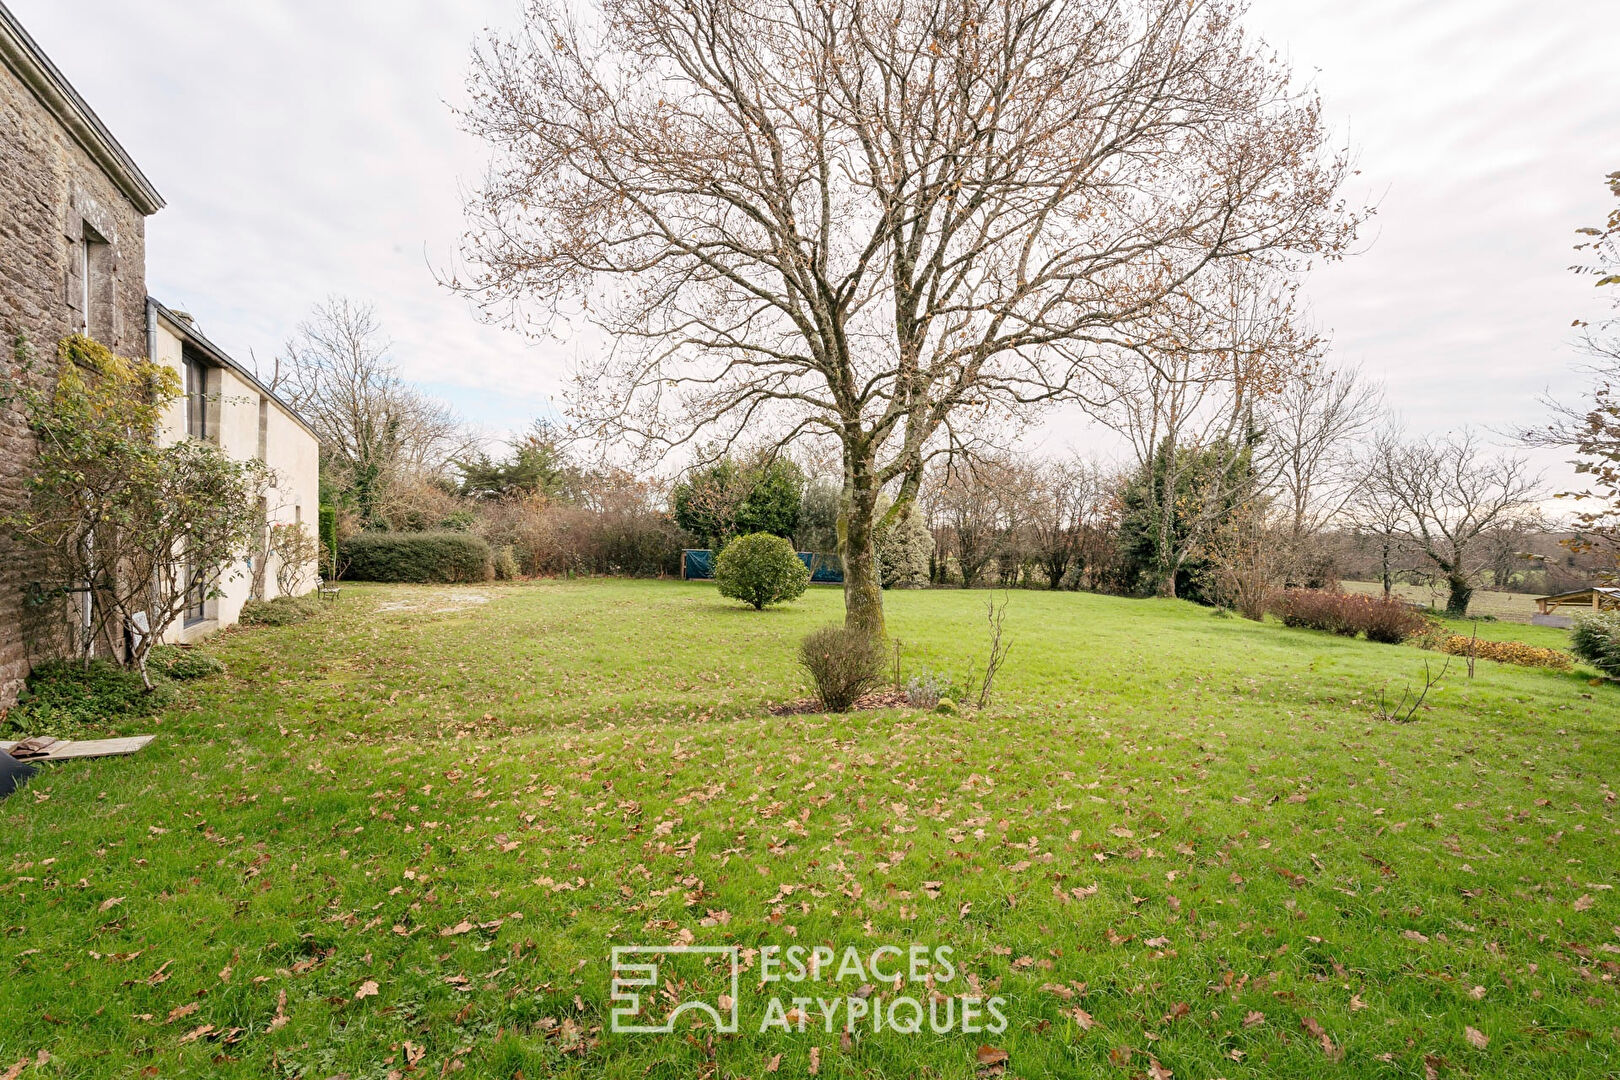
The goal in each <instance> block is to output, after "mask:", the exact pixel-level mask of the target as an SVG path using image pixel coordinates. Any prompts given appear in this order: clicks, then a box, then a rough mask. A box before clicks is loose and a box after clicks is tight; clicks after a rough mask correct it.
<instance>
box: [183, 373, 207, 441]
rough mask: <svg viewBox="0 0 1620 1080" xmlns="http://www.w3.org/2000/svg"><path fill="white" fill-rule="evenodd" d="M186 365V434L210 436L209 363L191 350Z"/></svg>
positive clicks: (202, 436)
mask: <svg viewBox="0 0 1620 1080" xmlns="http://www.w3.org/2000/svg"><path fill="white" fill-rule="evenodd" d="M185 365H186V434H187V435H190V436H191V437H192V438H193V439H207V438H209V431H208V365H207V364H204V363H203V362H202V361H201V360H200V359H198V358H197V357H196V356H195V355H193V354H192V353H190V352H187V353H186V354H185Z"/></svg>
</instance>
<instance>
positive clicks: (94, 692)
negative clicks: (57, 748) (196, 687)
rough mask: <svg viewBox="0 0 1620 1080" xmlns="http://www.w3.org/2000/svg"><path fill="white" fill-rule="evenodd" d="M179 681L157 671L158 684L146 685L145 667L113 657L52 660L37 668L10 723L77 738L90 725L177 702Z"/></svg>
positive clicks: (32, 730)
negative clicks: (143, 678) (175, 683)
mask: <svg viewBox="0 0 1620 1080" xmlns="http://www.w3.org/2000/svg"><path fill="white" fill-rule="evenodd" d="M175 697H176V695H175V692H174V687H173V685H172V684H171V683H169V682H168V680H167V679H165V678H163V676H162V675H161V674H160V673H157V672H153V688H152V689H151V690H150V691H148V690H147V689H146V688H145V687H144V686H142V685H141V676H140V673H139V672H135V671H131V670H129V669H127V668H124V667H120V666H119V665H118V664H115V663H113V662H112V661H110V660H94V661H91V663H90V665H89V666H88V667H86V666H85V665H83V664H81V663H78V662H77V661H71V660H50V661H47V662H45V663H43V664H40V665H39V666H37V667H35V668H34V671H33V674H31V675H29V676H28V682H27V684H26V685H25V686H24V687H23V690H22V693H20V694H19V695H18V696H17V704H16V705H14V706H12V707H11V710H10V711H9V712H7V713H6V717H5V719H6V724H7V726H9V727H10V728H12V729H13V730H15V731H16V732H18V733H19V734H22V735H54V736H56V737H57V738H76V737H78V736H80V735H83V734H85V733H86V731H87V730H88V729H94V728H104V727H107V726H109V725H110V724H113V723H116V722H118V721H120V720H124V719H128V718H130V717H135V716H148V715H150V714H152V713H154V712H157V711H159V710H161V709H163V708H166V707H167V706H169V705H171V704H173V703H174V700H175Z"/></svg>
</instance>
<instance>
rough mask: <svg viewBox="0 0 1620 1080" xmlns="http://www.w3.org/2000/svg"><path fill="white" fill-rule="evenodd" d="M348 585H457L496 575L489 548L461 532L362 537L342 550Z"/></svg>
mask: <svg viewBox="0 0 1620 1080" xmlns="http://www.w3.org/2000/svg"><path fill="white" fill-rule="evenodd" d="M338 562H339V564H340V565H342V566H343V577H344V578H346V579H347V580H350V581H396V582H406V581H409V582H424V583H429V584H438V583H450V584H459V583H462V582H468V581H488V580H489V579H490V577H491V576H493V574H494V570H493V566H492V563H491V559H490V551H489V544H487V543H485V542H484V539H483V537H480V536H474V535H472V534H471V533H462V532H363V533H359V534H358V535H355V536H351V537H350V538H349V539H347V540H345V541H343V543H342V544H341V545H339V547H338Z"/></svg>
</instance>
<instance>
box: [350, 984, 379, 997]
mask: <svg viewBox="0 0 1620 1080" xmlns="http://www.w3.org/2000/svg"><path fill="white" fill-rule="evenodd" d="M376 996H377V980H376V979H367V980H366V981H365V982H363V983H361V984H360V989H358V990H356V991H355V992H354V1000H356V1001H359V1000H360V999H361V998H368V997H376Z"/></svg>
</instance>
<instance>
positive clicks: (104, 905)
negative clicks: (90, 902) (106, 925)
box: [96, 896, 124, 911]
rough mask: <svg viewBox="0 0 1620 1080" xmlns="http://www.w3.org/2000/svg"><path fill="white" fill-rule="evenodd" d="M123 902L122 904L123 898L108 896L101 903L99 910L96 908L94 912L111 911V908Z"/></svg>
mask: <svg viewBox="0 0 1620 1080" xmlns="http://www.w3.org/2000/svg"><path fill="white" fill-rule="evenodd" d="M123 902H124V898H123V897H122V896H110V897H108V898H107V899H105V900H103V901H102V902H101V906H100V907H99V908H97V909H96V910H97V911H111V910H112V909H113V908H115V907H117V906H118V905H119V904H122V903H123Z"/></svg>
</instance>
